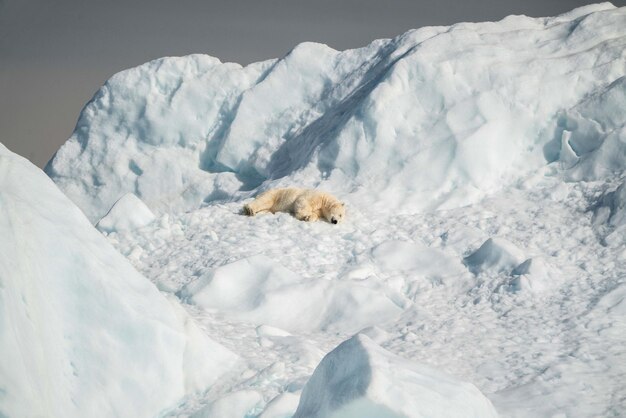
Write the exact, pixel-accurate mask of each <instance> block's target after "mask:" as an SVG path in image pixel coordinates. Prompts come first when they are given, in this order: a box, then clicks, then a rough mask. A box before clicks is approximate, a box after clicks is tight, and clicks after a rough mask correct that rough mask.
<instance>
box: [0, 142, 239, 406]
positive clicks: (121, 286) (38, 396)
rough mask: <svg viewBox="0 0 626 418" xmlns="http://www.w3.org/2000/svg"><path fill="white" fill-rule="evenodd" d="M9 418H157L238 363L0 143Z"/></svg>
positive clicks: (0, 398) (0, 376)
mask: <svg viewBox="0 0 626 418" xmlns="http://www.w3.org/2000/svg"><path fill="white" fill-rule="evenodd" d="M0 237H1V238H0V353H2V354H1V355H0V415H1V416H6V417H44V416H46V417H48V416H49V417H86V416H90V417H110V416H133V417H151V416H155V415H156V414H158V413H160V412H163V411H165V410H166V409H167V408H171V407H174V406H176V403H177V402H178V401H180V399H181V398H182V397H183V396H185V395H188V394H193V393H194V392H197V391H202V390H204V389H207V388H209V387H210V386H211V385H212V384H213V383H215V382H216V380H217V379H218V378H219V377H220V375H222V374H224V373H225V372H226V371H228V369H229V367H230V366H231V365H232V364H233V362H234V361H235V359H236V356H235V355H234V354H233V353H231V352H229V351H228V350H226V349H225V348H224V347H222V346H220V345H219V344H217V343H215V342H213V341H212V340H210V339H209V338H208V337H207V336H206V335H205V334H204V333H202V332H201V331H200V329H199V328H198V327H197V325H195V323H194V322H193V321H192V320H191V319H190V318H189V317H188V315H187V314H186V313H185V312H184V311H183V310H182V309H181V308H180V307H179V306H177V305H178V304H177V302H176V301H168V300H167V299H166V298H165V297H164V296H163V295H162V294H160V293H159V292H158V290H157V289H156V288H155V286H154V285H153V284H152V283H150V282H149V281H148V280H147V279H146V278H144V277H142V276H141V275H140V274H139V273H138V272H137V271H136V270H135V269H133V267H132V266H131V265H130V264H129V263H128V261H127V260H126V259H124V257H122V256H121V255H120V254H119V253H118V252H117V251H115V250H114V249H113V248H112V247H111V245H110V244H109V243H108V242H107V241H106V239H105V238H104V237H102V236H101V235H100V234H99V233H98V232H97V231H96V230H95V229H94V228H93V227H92V226H91V225H90V224H89V222H88V220H87V219H86V218H85V217H84V215H83V214H82V213H81V211H80V210H79V209H78V208H77V207H76V206H74V205H73V204H72V203H71V202H70V201H69V200H68V199H67V197H65V196H64V195H63V194H62V193H61V192H60V191H59V190H58V189H57V188H56V187H55V185H54V183H52V182H51V181H50V179H49V178H47V177H46V176H45V174H44V173H43V172H41V171H40V170H39V169H37V168H36V167H35V166H33V165H32V164H31V163H30V162H28V161H27V160H25V159H23V158H21V157H18V156H16V155H15V154H12V153H11V152H10V151H8V150H7V149H6V148H5V147H4V146H2V145H0Z"/></svg>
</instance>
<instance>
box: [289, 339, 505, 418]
mask: <svg viewBox="0 0 626 418" xmlns="http://www.w3.org/2000/svg"><path fill="white" fill-rule="evenodd" d="M496 416H497V414H496V411H495V409H494V408H493V406H492V405H491V403H490V402H489V400H488V399H487V398H485V396H484V395H483V394H482V393H480V391H479V390H478V389H476V387H475V386H474V385H472V384H469V383H464V382H461V381H458V380H456V379H453V378H452V377H449V376H447V375H445V374H443V373H441V372H438V371H436V370H433V369H431V368H429V367H426V366H423V365H419V364H415V363H412V362H410V361H408V360H404V359H402V358H401V357H398V356H396V355H394V354H392V353H390V352H389V351H386V350H385V349H383V348H382V347H380V346H378V345H377V344H376V343H374V342H373V341H372V340H370V339H369V338H368V337H366V336H364V335H356V336H354V337H352V338H351V339H349V340H348V341H345V342H343V343H342V344H340V345H339V346H338V347H337V348H335V349H334V350H333V351H331V352H330V353H329V354H327V355H326V357H324V359H323V360H322V362H321V363H320V364H319V366H318V367H317V368H316V369H315V372H314V373H313V376H311V379H310V380H309V382H308V383H307V384H306V386H305V387H304V390H303V391H302V397H301V399H300V404H299V405H298V410H297V411H296V414H295V415H294V418H305V417H306V418H318V417H319V418H326V417H333V418H353V417H354V418H356V417H359V418H401V417H405V418H418V417H419V418H426V417H428V418H436V417H467V418H470V417H480V418H488V417H496Z"/></svg>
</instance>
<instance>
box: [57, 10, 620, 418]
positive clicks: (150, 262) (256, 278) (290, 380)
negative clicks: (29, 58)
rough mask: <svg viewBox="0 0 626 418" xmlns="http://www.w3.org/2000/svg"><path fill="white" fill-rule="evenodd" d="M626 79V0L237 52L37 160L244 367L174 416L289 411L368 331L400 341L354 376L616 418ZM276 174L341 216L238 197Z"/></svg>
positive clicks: (510, 408)
mask: <svg viewBox="0 0 626 418" xmlns="http://www.w3.org/2000/svg"><path fill="white" fill-rule="evenodd" d="M625 76H626V8H621V9H618V8H615V7H613V6H612V5H610V4H608V3H603V4H599V5H590V6H587V7H583V8H579V9H576V10H573V11H571V12H569V13H566V14H564V15H561V16H557V17H552V18H539V19H533V18H528V17H523V16H511V17H507V18H505V19H503V20H502V21H500V22H495V23H490V22H487V23H472V24H467V23H461V24H457V25H454V26H451V27H438V28H422V29H418V30H415V31H410V32H408V33H406V34H404V35H401V36H399V37H397V38H395V39H391V40H379V41H375V42H373V43H372V44H371V45H369V46H367V47H365V48H361V49H356V50H350V51H343V52H338V51H334V50H332V49H330V48H328V47H326V46H323V45H318V44H302V45H299V46H298V47H296V48H295V49H294V50H293V51H292V52H291V53H290V54H288V55H287V56H285V57H284V58H282V59H279V60H275V61H267V62H263V63H257V64H252V65H250V66H247V67H245V68H242V67H240V66H238V65H236V64H222V63H220V62H219V61H217V60H216V59H214V58H211V57H207V56H202V55H194V56H190V57H182V58H164V59H161V60H157V61H153V62H151V63H148V64H145V65H143V66H140V67H137V68H134V69H131V70H128V71H125V72H122V73H120V74H117V75H116V76H114V77H113V78H112V79H111V80H109V81H108V82H107V83H106V84H105V86H104V87H102V89H101V90H100V91H99V92H98V93H97V94H96V96H95V97H94V100H93V101H92V102H90V103H89V104H88V105H87V106H86V108H85V109H84V111H83V113H82V115H81V118H80V120H79V123H78V126H77V128H76V131H75V132H74V134H73V135H72V138H70V140H69V141H68V142H67V143H66V144H65V145H64V146H63V147H62V148H61V149H60V150H59V151H58V153H57V154H56V155H55V157H54V158H53V160H51V162H50V163H49V165H48V166H47V169H46V171H47V173H48V174H49V175H50V176H51V177H52V178H53V179H54V181H55V182H56V183H57V184H58V185H59V187H60V188H61V189H62V190H63V191H65V192H66V193H67V194H68V196H69V197H70V198H71V199H72V200H74V201H75V202H76V204H77V205H78V206H79V207H80V208H81V209H82V210H83V211H84V212H85V213H86V214H87V215H88V217H89V219H90V220H91V221H92V223H96V222H97V221H99V220H100V219H101V218H102V217H103V216H104V215H105V214H107V213H108V214H109V215H108V216H106V217H105V218H104V219H103V223H102V225H100V226H101V228H102V230H103V234H105V235H106V236H107V239H108V240H109V242H111V243H112V244H114V245H115V247H116V248H117V249H118V250H119V251H120V252H121V253H122V254H124V255H125V256H127V258H128V259H129V260H130V261H131V262H132V263H133V265H134V266H135V267H136V268H137V269H138V270H140V271H141V272H142V273H143V274H144V275H145V276H146V277H148V278H149V279H150V280H151V281H152V282H153V283H155V284H156V285H157V287H158V288H159V289H161V290H162V291H164V292H167V293H170V295H171V297H178V298H179V299H180V300H181V301H182V302H183V306H184V307H185V310H186V311H187V313H189V314H190V315H191V316H192V317H193V318H194V319H196V320H197V321H198V322H199V323H200V325H201V329H202V330H203V331H205V332H206V333H207V334H208V335H210V336H211V337H212V338H214V339H215V340H216V341H217V342H218V343H220V344H222V345H223V346H225V347H227V348H228V349H229V350H231V351H233V352H235V353H236V354H238V355H239V357H240V358H241V359H243V362H242V364H244V366H242V367H243V370H238V371H237V372H233V373H231V374H228V375H226V376H224V377H223V378H222V379H221V380H220V384H219V385H216V386H214V387H213V388H212V389H211V390H209V391H208V392H206V393H202V394H199V395H197V396H195V397H191V398H188V399H186V400H185V401H184V402H182V403H180V404H179V406H178V407H177V408H176V409H174V410H172V411H170V413H169V414H170V415H171V416H189V415H192V416H196V417H210V418H212V417H219V418H228V417H232V418H242V417H246V418H249V417H262V418H287V417H291V416H293V415H294V414H295V413H296V409H297V406H298V403H299V401H300V398H301V395H303V396H302V399H301V401H302V403H300V405H304V404H307V403H311V402H312V401H311V397H310V396H309V394H306V393H303V388H304V387H305V385H306V384H307V381H309V379H311V376H312V375H313V372H314V370H315V368H316V366H319V367H320V368H319V369H318V370H328V368H327V367H326V366H325V364H324V363H322V364H321V363H320V362H321V361H322V359H323V357H324V355H325V354H326V353H329V352H330V351H331V350H333V348H334V347H337V346H339V345H340V344H341V343H342V342H343V341H367V340H366V339H365V337H363V336H359V337H356V339H355V340H351V338H352V337H353V334H354V333H355V332H358V333H359V334H363V335H365V336H367V338H370V339H371V340H373V341H375V343H376V344H378V345H380V346H381V347H382V349H384V350H387V351H388V352H390V353H392V354H393V355H391V354H389V355H387V354H388V353H386V352H385V353H386V354H384V355H378V354H376V353H379V354H380V352H382V351H378V349H377V348H376V349H374V348H371V347H370V348H371V349H370V348H367V349H365V350H364V351H366V352H368V353H369V354H368V356H369V355H372V356H374V357H375V358H374V357H372V359H370V360H371V361H369V360H367V359H366V361H363V362H361V363H358V365H359V366H358V367H356V369H359V368H360V367H361V366H363V367H369V366H370V365H371V364H375V363H376V364H379V363H377V361H380V362H384V361H390V362H392V363H394V364H395V365H398V364H401V367H398V369H403V368H404V366H402V365H404V364H405V363H404V360H406V363H407V364H408V363H412V364H414V363H417V364H423V365H427V366H428V367H430V368H432V369H435V370H437V371H441V372H443V373H445V374H447V375H450V376H454V377H455V378H456V379H459V380H460V381H464V382H470V383H471V384H473V385H475V387H476V388H478V390H479V391H480V392H482V394H484V395H485V396H486V397H487V398H488V399H489V400H490V401H491V402H492V404H493V405H494V406H495V408H496V409H497V412H498V414H499V415H500V416H503V417H526V418H531V417H532V418H535V417H554V416H568V417H591V416H598V417H600V416H601V417H618V416H621V415H623V411H624V410H626V321H625V320H624V300H626V283H625V281H626V215H625V213H626V211H625V209H624V208H625V207H626V192H625V190H626V186H624V184H625V181H626V171H625V168H626V167H625V164H626V145H625V144H626V127H625V126H626V124H625V121H626V119H625V115H626V112H624V109H626V90H625V88H626V87H625V86H626V82H625V81H624V80H625V78H624V77H625ZM282 185H290V186H315V187H320V188H324V189H327V190H330V191H332V192H334V193H336V194H337V195H339V196H340V197H341V198H342V199H344V200H345V201H346V202H347V219H346V222H344V223H342V224H341V225H330V224H327V223H324V222H317V223H305V222H298V221H296V220H295V219H294V218H293V217H291V216H289V215H288V214H277V215H267V216H257V217H254V218H249V217H246V216H242V215H241V214H240V213H239V212H240V209H241V207H242V203H243V202H244V201H245V200H246V199H247V198H249V197H250V196H251V195H253V194H254V193H257V192H259V191H261V190H263V189H264V188H268V187H274V186H282ZM128 193H132V194H133V195H135V196H136V197H138V198H139V199H136V198H134V197H132V195H128ZM123 196H130V198H128V197H127V198H122V197H123ZM116 202H118V204H116ZM142 202H144V203H145V204H146V205H147V206H148V209H149V211H148V210H147V209H146V208H145V207H144V206H143V203H142ZM139 208H141V211H142V213H143V214H144V215H145V216H143V215H141V214H139V215H141V216H139V217H136V216H135V215H137V214H136V213H135V211H136V209H139ZM150 212H151V213H152V214H154V219H153V218H152V216H151V215H150ZM137 221H138V222H137ZM107 225H109V226H111V227H109V226H107ZM366 344H369V343H366ZM382 349H381V350H382ZM357 351H358V350H357ZM361 351H363V350H361ZM335 354H337V353H336V352H335ZM330 357H331V358H332V357H333V356H330ZM368 358H369V357H368ZM390 358H391V359H393V361H391V360H389V359H390ZM400 359H404V360H400ZM356 369H355V370H356ZM383 369H384V367H383ZM381 373H383V374H384V371H383V372H381ZM353 375H354V376H361V374H359V370H356V371H355V373H354V374H353ZM411 376H412V377H411V378H410V379H408V381H411V382H412V381H414V379H413V378H414V377H415V375H414V374H412V375H411ZM433 379H434V380H433V382H432V385H430V386H433V387H435V386H436V387H442V386H440V385H438V383H442V382H439V381H438V379H436V378H433ZM331 380H332V379H331ZM443 380H445V379H443ZM315 381H317V382H318V383H315ZM319 382H322V383H319ZM324 382H326V383H324ZM312 385H313V386H314V387H316V388H317V389H316V390H318V392H319V393H320V396H323V394H324V393H325V392H324V391H326V390H329V389H330V388H329V387H328V384H327V381H325V380H324V379H321V380H320V379H314V381H313V383H312ZM409 386H410V385H404V386H403V387H402V388H400V387H399V388H390V391H385V390H378V389H377V390H375V391H373V392H367V391H365V392H364V393H365V395H364V397H360V398H359V397H353V398H351V399H353V400H355V402H356V403H358V405H357V407H358V406H359V405H365V404H368V402H369V401H368V400H367V399H371V396H370V395H372V394H373V393H377V394H383V395H385V396H387V395H389V396H391V395H390V394H393V397H394V398H398V399H400V398H403V397H408V398H410V397H411V394H410V392H411V393H413V392H412V389H410V388H409ZM392 389H393V390H392ZM395 389H398V392H394V390H395ZM368 396H370V398H368ZM357 398H358V399H357ZM365 398H367V399H365ZM477 398H480V396H477ZM442 402H452V400H451V399H446V400H445V401H442ZM392 403H393V402H388V401H385V404H386V405H391V404H392ZM368 405H369V404H368ZM438 406H440V405H439V404H437V405H435V407H438ZM333 411H334V412H333V413H336V414H335V415H333V416H335V417H336V418H348V417H351V416H354V413H353V412H354V410H349V411H347V412H346V413H345V414H344V413H343V412H345V411H341V410H336V411H335V410H333ZM387 412H388V411H387ZM350 414H352V415H350ZM439 415H440V414H435V416H439Z"/></svg>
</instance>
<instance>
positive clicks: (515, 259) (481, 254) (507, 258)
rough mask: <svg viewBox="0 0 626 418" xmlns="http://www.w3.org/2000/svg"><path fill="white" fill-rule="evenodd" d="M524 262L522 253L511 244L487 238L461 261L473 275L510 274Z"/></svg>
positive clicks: (503, 240) (497, 238)
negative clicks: (489, 272) (486, 272)
mask: <svg viewBox="0 0 626 418" xmlns="http://www.w3.org/2000/svg"><path fill="white" fill-rule="evenodd" d="M522 260H524V255H523V253H522V251H521V250H520V249H519V248H517V247H516V246H515V245H514V244H512V243H511V242H509V241H507V240H505V239H503V238H499V237H495V238H489V239H488V240H487V241H485V242H484V243H483V244H482V245H481V246H480V248H478V249H477V250H476V251H474V252H473V253H471V254H470V255H468V256H467V257H465V258H464V259H463V263H464V264H465V265H466V266H467V268H468V269H469V270H470V271H471V272H472V273H474V274H478V273H481V272H483V271H494V272H497V273H500V272H506V273H510V272H511V271H512V270H513V268H514V267H515V266H517V265H519V264H520V263H521V262H522Z"/></svg>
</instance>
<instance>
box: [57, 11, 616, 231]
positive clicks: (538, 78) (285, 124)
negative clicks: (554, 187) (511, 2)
mask: <svg viewBox="0 0 626 418" xmlns="http://www.w3.org/2000/svg"><path fill="white" fill-rule="evenodd" d="M625 51H626V9H624V8H621V9H617V8H615V7H613V6H612V5H611V4H609V3H603V4H598V5H591V6H586V7H582V8H579V9H576V10H574V11H572V12H569V13H566V14H563V15H561V16H558V17H553V18H529V17H525V16H509V17H507V18H505V19H503V20H501V21H500V22H495V23H460V24H456V25H453V26H450V27H426V28H421V29H418V30H412V31H409V32H407V33H405V34H403V35H401V36H398V37H396V38H394V39H383V40H377V41H374V42H373V43H371V44H370V45H368V46H366V47H364V48H360V49H354V50H348V51H343V52H338V51H335V50H333V49H331V48H329V47H327V46H325V45H320V44H313V43H304V44H301V45H298V46H297V47H296V48H294V50H293V51H291V52H290V53H289V54H288V55H287V56H285V57H283V58H281V59H278V60H269V61H265V62H260V63H255V64H251V65H249V66H247V67H241V66H239V65H237V64H232V63H221V62H219V61H218V60H217V59H215V58H212V57H209V56H206V55H192V56H188V57H181V58H163V59H159V60H156V61H152V62H149V63H147V64H144V65H142V66H139V67H137V68H133V69H130V70H127V71H123V72H121V73H119V74H117V75H115V76H114V77H112V78H111V79H110V80H109V81H107V83H106V84H105V85H104V86H103V87H102V88H101V89H100V90H99V91H98V92H97V93H96V95H95V96H94V98H93V100H92V101H91V102H90V103H89V104H88V105H87V106H86V107H85V109H84V110H83V112H82V114H81V116H80V119H79V121H78V124H77V126H76V129H75V131H74V133H73V134H72V137H71V138H70V139H69V141H68V142H67V143H66V144H65V145H64V146H63V147H62V148H61V149H60V150H59V151H58V152H57V153H56V155H55V156H54V157H53V159H52V160H51V161H50V162H49V164H48V165H47V167H46V172H47V174H48V175H49V176H50V177H51V178H52V179H53V180H54V181H55V182H56V183H57V184H58V185H59V187H60V188H61V189H62V190H63V191H64V192H65V193H66V194H67V195H68V196H69V197H70V198H71V199H72V200H73V201H74V202H75V203H76V204H77V205H78V206H79V207H80V208H81V209H82V210H83V211H84V212H85V213H86V214H87V216H88V218H89V219H90V220H91V221H92V222H94V223H95V222H97V221H98V220H99V219H100V218H101V217H102V216H103V215H104V214H105V213H106V212H107V211H108V210H109V209H110V208H111V206H112V205H113V204H114V203H115V202H116V201H117V200H118V199H119V198H120V197H121V196H123V195H124V194H126V193H129V192H130V193H134V194H135V195H136V196H138V197H139V198H140V199H141V200H142V201H144V202H145V203H146V204H147V205H148V206H149V207H150V209H152V211H154V212H155V213H157V214H159V213H163V212H167V211H174V212H175V211H181V210H189V209H193V208H197V207H198V206H200V205H201V204H203V203H204V202H214V201H216V200H221V199H240V198H243V197H246V196H248V195H249V193H245V192H246V191H250V190H253V189H257V188H259V187H261V188H267V187H271V186H276V185H287V184H298V185H300V186H310V187H317V186H319V187H322V188H325V189H328V190H330V191H332V192H335V193H337V194H339V195H341V196H342V197H344V198H346V199H348V200H349V201H350V202H352V203H354V204H356V205H358V206H359V207H361V208H365V207H367V208H371V210H372V211H383V212H389V211H395V212H403V213H416V212H419V211H423V210H429V209H435V208H452V207H457V206H460V205H465V204H468V203H472V202H475V201H477V200H478V199H480V198H481V197H483V196H484V195H485V194H488V193H491V192H493V191H495V190H498V189H500V188H502V187H503V185H506V184H508V183H510V182H512V181H514V180H516V179H518V178H520V177H521V176H523V175H524V174H525V173H528V172H529V171H531V170H535V169H537V168H538V167H541V166H543V165H545V164H547V163H552V162H558V163H559V164H560V167H561V168H562V169H564V170H570V174H569V175H570V176H571V178H586V179H594V178H598V177H600V176H605V175H609V174H611V173H613V172H615V171H619V170H622V169H623V168H624V161H626V159H625V158H624V156H625V155H626V148H625V146H624V143H625V142H624V135H625V133H624V116H623V112H620V111H619V109H623V108H624V105H625V96H624V86H625V85H626V83H625V82H624V78H623V77H624V60H625V59H626V52H625Z"/></svg>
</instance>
